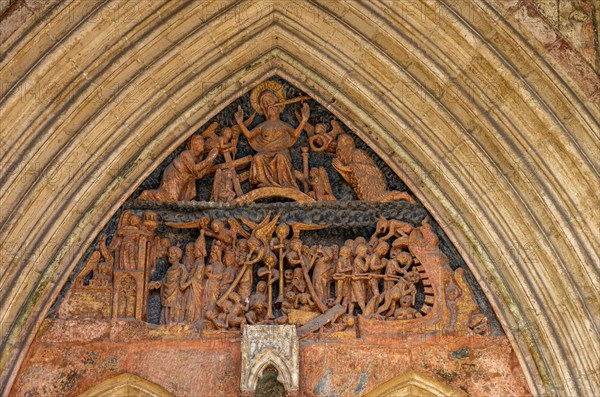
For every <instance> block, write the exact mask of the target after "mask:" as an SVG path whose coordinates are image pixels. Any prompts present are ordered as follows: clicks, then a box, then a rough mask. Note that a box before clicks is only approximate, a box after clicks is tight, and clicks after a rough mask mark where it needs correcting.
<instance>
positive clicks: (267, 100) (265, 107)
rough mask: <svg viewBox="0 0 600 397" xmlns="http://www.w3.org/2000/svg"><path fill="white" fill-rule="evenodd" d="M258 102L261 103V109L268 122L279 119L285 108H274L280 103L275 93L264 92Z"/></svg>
mask: <svg viewBox="0 0 600 397" xmlns="http://www.w3.org/2000/svg"><path fill="white" fill-rule="evenodd" d="M258 101H259V103H260V108H261V109H262V111H263V113H264V115H265V117H266V118H267V119H268V120H273V119H278V118H279V114H280V113H281V112H282V110H283V107H282V106H273V105H275V104H276V103H279V98H277V95H275V93H274V92H273V91H270V90H265V91H263V92H262V94H261V95H260V98H259V100H258Z"/></svg>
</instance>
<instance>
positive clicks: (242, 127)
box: [235, 105, 252, 139]
mask: <svg viewBox="0 0 600 397" xmlns="http://www.w3.org/2000/svg"><path fill="white" fill-rule="evenodd" d="M235 121H236V122H237V124H238V126H239V127H240V130H242V133H243V134H244V136H246V138H247V139H250V138H251V137H252V133H251V132H250V130H248V127H246V124H244V110H243V109H242V107H241V106H240V105H238V110H237V112H235Z"/></svg>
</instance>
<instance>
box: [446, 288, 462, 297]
mask: <svg viewBox="0 0 600 397" xmlns="http://www.w3.org/2000/svg"><path fill="white" fill-rule="evenodd" d="M460 295H461V291H460V288H458V286H457V285H456V284H448V286H447V287H446V299H448V300H449V301H455V300H457V299H458V298H459V297H460Z"/></svg>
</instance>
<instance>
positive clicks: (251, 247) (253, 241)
mask: <svg viewBox="0 0 600 397" xmlns="http://www.w3.org/2000/svg"><path fill="white" fill-rule="evenodd" d="M247 246H248V251H251V252H256V251H257V250H258V247H260V241H258V239H257V238H256V237H254V236H252V237H250V239H248V243H247Z"/></svg>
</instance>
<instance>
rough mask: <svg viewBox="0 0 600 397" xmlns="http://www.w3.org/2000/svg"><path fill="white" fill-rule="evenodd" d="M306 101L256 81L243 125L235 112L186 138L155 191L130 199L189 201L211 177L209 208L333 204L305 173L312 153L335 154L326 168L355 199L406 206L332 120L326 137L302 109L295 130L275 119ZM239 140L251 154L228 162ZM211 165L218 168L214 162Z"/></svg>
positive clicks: (319, 174) (313, 174) (326, 189)
mask: <svg viewBox="0 0 600 397" xmlns="http://www.w3.org/2000/svg"><path fill="white" fill-rule="evenodd" d="M306 99H309V98H308V97H305V96H301V97H297V98H292V99H290V100H286V98H285V95H284V93H283V88H282V87H281V85H279V84H278V83H276V82H274V81H266V82H264V83H262V84H261V85H260V86H259V87H257V88H255V90H254V91H253V93H252V100H251V103H252V106H253V108H254V110H255V112H254V113H253V114H252V115H251V116H250V117H249V118H248V119H246V120H244V112H243V110H242V108H241V107H238V111H237V112H236V113H235V124H234V125H233V126H231V127H229V126H221V127H220V126H219V124H218V123H216V122H215V123H212V124H211V125H210V126H209V127H208V128H206V129H205V130H204V131H203V132H202V133H199V134H195V135H193V136H192V137H191V138H190V140H189V143H188V148H187V149H186V150H184V151H183V152H181V153H180V154H179V155H178V156H177V157H176V158H175V159H174V160H173V161H172V163H171V164H169V165H168V166H167V167H166V168H165V170H164V172H163V175H162V181H161V184H160V186H159V187H158V188H157V189H151V190H145V191H143V192H142V193H141V194H140V196H139V197H138V198H137V200H139V201H154V202H175V201H192V200H196V180H197V179H201V178H204V177H205V176H209V175H213V176H214V183H213V188H212V192H211V198H210V200H211V201H215V202H225V203H233V204H239V203H249V202H253V201H255V200H257V199H260V198H265V197H284V198H288V199H291V200H294V201H298V202H315V201H334V200H336V197H335V196H334V194H333V191H332V188H331V184H330V181H329V177H328V174H327V171H326V169H325V168H324V167H312V168H311V166H310V164H309V159H310V151H312V152H315V153H319V152H329V153H334V154H335V158H333V160H332V161H331V165H332V167H333V168H334V169H335V170H336V171H337V172H339V173H340V175H341V176H342V177H343V178H344V180H346V181H347V182H348V183H349V184H350V185H351V186H352V188H353V189H354V192H355V194H356V196H357V197H358V199H359V200H365V201H371V202H386V201H395V200H406V201H409V202H413V199H412V198H411V197H410V196H409V195H408V193H406V192H399V191H388V190H387V183H386V181H385V178H384V176H383V174H382V173H381V171H380V170H379V169H378V167H377V165H376V164H375V162H374V160H373V159H372V158H371V157H370V156H369V155H368V154H367V153H366V152H365V151H364V150H361V149H358V148H357V147H356V145H355V143H354V140H353V138H352V137H351V136H350V135H348V134H346V133H344V131H343V129H342V128H341V127H340V125H339V124H338V123H337V122H336V121H335V120H333V121H332V122H331V131H327V128H326V126H325V124H323V123H317V124H316V125H315V126H313V125H312V124H311V123H310V122H309V121H308V120H309V116H310V108H309V106H308V104H307V103H304V104H303V106H302V108H301V111H300V112H298V111H296V117H297V119H298V125H297V126H296V127H294V126H292V125H290V124H288V123H286V122H284V121H282V120H281V118H280V115H281V113H282V112H283V110H284V108H285V106H286V105H287V104H291V103H294V102H299V101H305V100H306ZM257 114H260V115H263V116H264V118H265V120H264V121H263V122H261V123H259V124H258V125H256V126H255V127H254V128H252V129H249V126H250V125H251V124H252V122H253V121H254V118H255V117H256V115H257ZM219 127H220V130H219ZM217 130H219V131H217ZM303 131H304V132H306V134H307V140H308V146H305V147H301V148H300V151H301V156H302V170H301V171H300V170H297V169H295V168H294V166H293V165H292V157H291V153H290V150H291V149H292V147H294V145H296V143H297V141H298V138H299V137H300V135H301V134H302V132H303ZM240 134H243V135H244V137H245V138H246V140H247V141H248V144H249V145H250V147H251V148H252V149H253V150H254V151H255V152H256V153H254V154H253V155H248V156H245V157H242V158H236V154H237V148H238V142H239V139H240ZM217 159H220V162H218V163H215V160H217ZM245 181H248V182H249V186H250V191H247V192H244V191H243V190H242V183H244V182H245Z"/></svg>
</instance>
